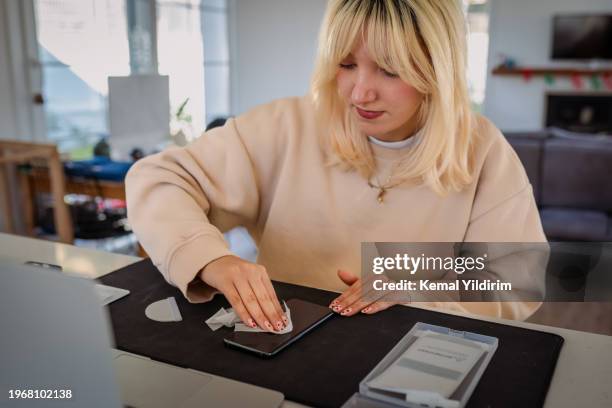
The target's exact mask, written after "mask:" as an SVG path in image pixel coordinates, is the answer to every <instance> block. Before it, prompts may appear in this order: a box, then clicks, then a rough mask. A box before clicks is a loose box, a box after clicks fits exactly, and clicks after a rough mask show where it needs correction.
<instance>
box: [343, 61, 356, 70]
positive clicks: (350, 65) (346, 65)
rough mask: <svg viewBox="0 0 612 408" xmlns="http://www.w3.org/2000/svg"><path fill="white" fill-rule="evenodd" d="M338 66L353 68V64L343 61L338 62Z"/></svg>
mask: <svg viewBox="0 0 612 408" xmlns="http://www.w3.org/2000/svg"><path fill="white" fill-rule="evenodd" d="M340 68H342V69H352V68H355V64H352V63H345V62H343V63H341V64H340Z"/></svg>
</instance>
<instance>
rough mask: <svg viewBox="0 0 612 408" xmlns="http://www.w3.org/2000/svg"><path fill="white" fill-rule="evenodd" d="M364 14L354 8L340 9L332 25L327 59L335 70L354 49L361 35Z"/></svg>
mask: <svg viewBox="0 0 612 408" xmlns="http://www.w3.org/2000/svg"><path fill="white" fill-rule="evenodd" d="M363 23H364V16H363V15H362V14H359V13H356V12H355V11H353V10H340V11H339V12H338V14H337V15H336V16H335V18H334V21H333V24H332V26H331V27H330V36H329V40H330V42H329V48H328V55H327V56H328V58H327V60H328V61H329V63H330V64H331V65H332V66H333V68H334V70H336V69H337V68H338V64H340V63H341V62H342V60H343V59H345V58H346V57H347V56H348V55H349V54H350V53H351V52H352V51H353V47H354V45H355V44H356V43H357V40H358V38H359V36H360V33H361V29H360V27H362V26H363Z"/></svg>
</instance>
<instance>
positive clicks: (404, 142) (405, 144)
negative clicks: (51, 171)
mask: <svg viewBox="0 0 612 408" xmlns="http://www.w3.org/2000/svg"><path fill="white" fill-rule="evenodd" d="M420 133H421V131H420V130H419V131H418V132H416V133H415V134H413V135H412V136H410V137H409V138H406V139H404V140H400V141H397V142H385V141H383V140H380V139H377V138H375V137H374V136H368V140H369V141H370V143H374V144H375V145H378V146H381V147H385V148H387V149H403V148H405V147H408V146H410V145H412V144H413V143H414V141H415V140H416V139H417V138H418V136H419V135H420Z"/></svg>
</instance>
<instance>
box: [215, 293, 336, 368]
mask: <svg viewBox="0 0 612 408" xmlns="http://www.w3.org/2000/svg"><path fill="white" fill-rule="evenodd" d="M287 306H288V307H289V309H290V311H291V321H292V323H293V330H292V331H291V333H286V334H273V333H251V332H233V333H232V334H230V335H229V336H227V337H226V338H224V339H223V342H224V343H225V345H226V346H229V347H234V348H238V349H240V350H244V351H248V352H251V353H255V354H257V355H258V356H260V357H272V356H274V355H276V354H277V353H279V352H280V351H281V350H283V349H285V348H287V347H288V346H289V345H291V344H293V343H294V342H296V341H297V340H299V339H300V338H302V337H303V336H304V335H305V334H306V333H308V332H310V331H311V330H312V329H314V328H315V327H317V326H319V325H320V324H321V323H323V322H325V321H326V320H327V319H329V318H330V317H331V316H333V315H334V312H332V311H331V310H330V309H329V308H327V307H325V306H321V305H317V304H314V303H310V302H307V301H305V300H300V299H290V300H288V301H287Z"/></svg>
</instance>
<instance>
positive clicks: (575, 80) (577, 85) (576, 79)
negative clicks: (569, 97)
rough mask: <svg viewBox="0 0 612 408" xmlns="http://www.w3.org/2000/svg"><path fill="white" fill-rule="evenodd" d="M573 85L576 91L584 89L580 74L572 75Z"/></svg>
mask: <svg viewBox="0 0 612 408" xmlns="http://www.w3.org/2000/svg"><path fill="white" fill-rule="evenodd" d="M572 85H573V86H574V88H576V89H582V87H583V83H582V77H581V76H580V75H578V74H572Z"/></svg>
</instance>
